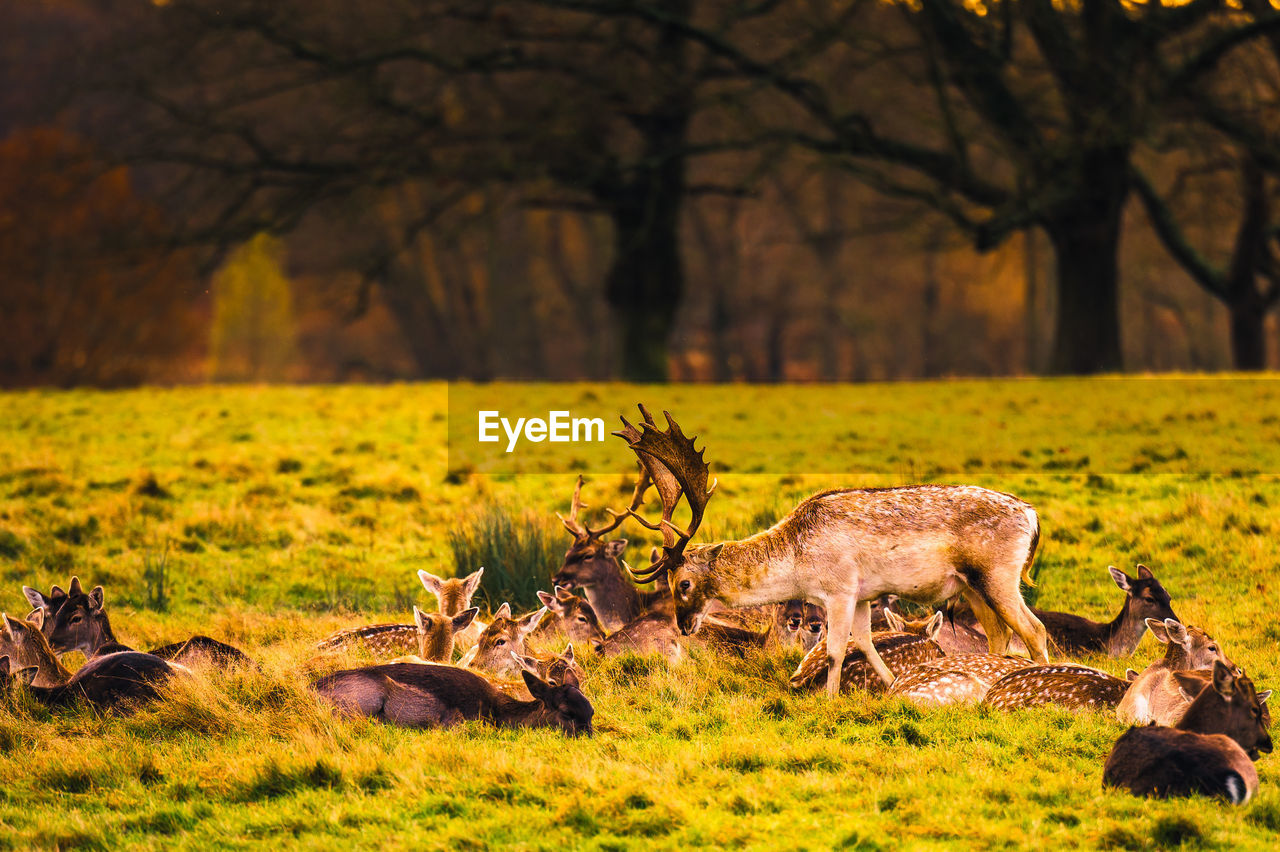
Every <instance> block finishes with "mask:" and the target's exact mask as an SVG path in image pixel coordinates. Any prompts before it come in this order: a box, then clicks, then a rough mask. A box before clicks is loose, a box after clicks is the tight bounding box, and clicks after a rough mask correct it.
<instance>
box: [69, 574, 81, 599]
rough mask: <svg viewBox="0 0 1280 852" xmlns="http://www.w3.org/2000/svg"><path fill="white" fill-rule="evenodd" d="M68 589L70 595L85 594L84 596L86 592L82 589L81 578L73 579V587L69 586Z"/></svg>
mask: <svg viewBox="0 0 1280 852" xmlns="http://www.w3.org/2000/svg"><path fill="white" fill-rule="evenodd" d="M67 589H68V592H67V593H68V594H72V595H83V594H84V590H83V589H81V588H80V578H79V577H72V578H71V585H70V586H68V587H67Z"/></svg>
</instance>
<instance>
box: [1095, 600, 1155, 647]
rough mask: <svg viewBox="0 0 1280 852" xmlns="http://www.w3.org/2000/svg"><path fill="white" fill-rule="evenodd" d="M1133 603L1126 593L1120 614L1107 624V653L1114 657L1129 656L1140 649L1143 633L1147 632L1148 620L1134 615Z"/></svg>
mask: <svg viewBox="0 0 1280 852" xmlns="http://www.w3.org/2000/svg"><path fill="white" fill-rule="evenodd" d="M1132 603H1133V599H1132V598H1130V597H1128V596H1127V595H1126V596H1125V599H1124V606H1122V607H1121V608H1120V614H1119V615H1117V616H1116V617H1115V618H1113V619H1111V621H1110V622H1108V623H1107V624H1106V625H1105V627H1106V639H1107V653H1108V654H1110V655H1111V656H1113V657H1127V656H1129V655H1130V654H1132V653H1133V652H1134V651H1136V650H1137V649H1138V643H1139V642H1141V641H1142V635H1143V634H1144V633H1146V632H1147V625H1146V622H1145V621H1143V620H1142V619H1140V618H1133V617H1132V615H1131V605H1132Z"/></svg>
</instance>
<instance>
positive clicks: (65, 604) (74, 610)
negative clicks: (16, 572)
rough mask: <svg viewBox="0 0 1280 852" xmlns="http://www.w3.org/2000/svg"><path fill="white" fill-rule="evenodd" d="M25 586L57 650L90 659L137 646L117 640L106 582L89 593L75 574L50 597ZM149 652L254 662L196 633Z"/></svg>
mask: <svg viewBox="0 0 1280 852" xmlns="http://www.w3.org/2000/svg"><path fill="white" fill-rule="evenodd" d="M22 590H23V592H24V593H25V594H26V596H27V600H28V601H30V602H31V604H32V605H33V606H35V607H36V608H37V609H40V610H43V612H44V621H43V627H42V628H41V629H42V631H43V632H44V635H45V636H46V637H47V638H48V640H49V644H50V645H51V646H52V647H53V650H54V651H55V652H56V653H58V654H66V653H69V652H71V651H79V652H81V653H82V654H84V656H85V658H86V659H91V658H92V657H94V656H97V655H99V654H111V653H115V652H118V651H133V650H134V649H133V648H130V647H129V646H128V645H125V644H122V643H121V642H119V641H117V640H116V636H115V633H114V632H113V631H112V629H111V620H110V619H109V618H108V617H107V611H106V609H104V606H103V605H104V598H105V595H104V593H103V590H102V586H94V588H93V590H92V591H90V592H88V593H85V591H84V590H83V589H82V588H81V586H80V578H79V577H72V578H71V584H70V586H69V588H68V591H67V592H66V593H64V594H62V595H57V593H58V592H60V591H62V590H61V589H59V588H58V587H57V586H54V587H53V590H52V592H51V593H50V595H49V597H47V598H46V597H45V596H44V595H41V594H40V593H39V592H38V591H36V590H35V589H32V588H30V587H28V586H24V587H23V589H22ZM146 653H148V654H150V655H151V656H154V657H160V658H161V659H165V660H170V661H173V662H181V663H188V664H195V663H201V662H206V661H207V662H212V663H216V664H220V665H224V666H225V665H249V666H252V665H254V663H253V661H252V660H250V659H249V657H247V656H246V655H245V654H244V652H243V651H241V650H240V649H239V648H236V647H233V646H231V645H228V644H227V643H225V642H219V641H218V640H217V639H211V638H209V637H208V636H192V637H190V638H189V639H186V640H184V641H182V642H174V643H172V644H169V645H162V646H160V647H159V648H154V649H152V650H150V651H147V652H146Z"/></svg>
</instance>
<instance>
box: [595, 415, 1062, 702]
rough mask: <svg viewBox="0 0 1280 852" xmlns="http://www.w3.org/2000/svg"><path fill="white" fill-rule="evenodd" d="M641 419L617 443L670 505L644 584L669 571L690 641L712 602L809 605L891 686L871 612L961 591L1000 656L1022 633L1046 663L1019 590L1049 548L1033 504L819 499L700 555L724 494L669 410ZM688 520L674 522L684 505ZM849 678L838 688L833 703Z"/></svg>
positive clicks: (837, 665)
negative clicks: (707, 519)
mask: <svg viewBox="0 0 1280 852" xmlns="http://www.w3.org/2000/svg"><path fill="white" fill-rule="evenodd" d="M640 412H641V415H642V416H643V418H644V419H643V422H641V424H640V426H639V427H636V426H633V425H632V424H631V423H629V422H628V421H627V420H626V418H623V419H622V423H623V427H624V428H623V429H622V430H620V431H618V432H614V433H613V434H615V435H617V436H619V437H621V438H623V439H624V440H626V441H627V444H628V446H630V447H631V449H632V450H633V451H634V452H635V453H636V455H637V456H638V457H639V458H640V460H641V462H642V463H644V465H645V467H646V468H647V469H648V472H649V475H650V477H651V478H652V480H653V484H654V487H655V488H656V489H657V491H658V494H659V496H660V497H661V498H662V519H661V520H660V521H659V522H658V523H651V522H649V521H647V520H645V519H643V518H641V517H640V515H639V514H638V513H637V511H636V510H632V511H631V512H630V514H631V515H632V517H634V518H635V519H636V520H637V521H639V522H640V523H641V524H642V525H643V526H645V527H647V528H648V529H651V530H655V531H660V532H661V533H662V535H663V548H662V552H661V554H660V555H659V557H658V558H657V559H655V560H653V562H652V563H651V564H650V566H649V568H648V569H647V570H644V571H633V575H634V576H635V577H636V579H637V580H639V581H641V582H647V581H649V580H652V579H654V578H656V577H657V576H659V575H661V574H666V575H667V579H668V582H669V583H670V585H671V588H672V591H673V593H674V596H675V607H676V619H677V623H678V625H679V628H680V630H681V632H683V633H685V634H686V635H687V634H691V633H696V632H697V630H698V628H699V627H701V625H702V621H703V619H704V618H705V616H706V614H707V609H708V607H709V605H710V604H711V602H712V601H713V600H719V601H721V602H722V603H724V604H725V605H726V606H730V607H741V606H750V605H753V604H765V603H777V602H781V601H785V600H790V599H793V598H803V599H805V600H810V601H813V602H815V603H821V604H822V605H823V606H824V607H825V608H826V611H827V635H828V636H829V637H843V636H849V635H851V634H852V638H853V642H852V644H853V647H855V648H857V649H858V650H860V651H862V653H863V654H865V655H866V657H867V659H868V660H869V661H870V662H871V664H872V667H873V668H874V669H875V672H876V674H877V675H879V677H880V678H881V680H883V681H884V682H885V683H886V684H889V683H892V682H893V672H892V671H890V669H889V667H888V666H886V665H885V663H884V660H882V659H881V658H880V655H879V654H878V653H877V652H876V649H875V647H874V645H873V644H872V641H871V604H870V602H871V601H872V600H874V599H875V598H877V597H879V596H880V595H884V594H889V593H893V594H898V595H900V596H902V597H904V598H906V599H908V600H913V601H918V602H922V603H933V602H936V601H940V600H946V599H948V598H951V597H954V596H956V595H963V596H964V597H965V599H966V600H967V601H968V602H969V604H970V605H971V606H972V607H973V609H974V611H975V612H976V613H978V616H979V619H980V620H981V621H982V623H983V625H984V626H985V627H986V628H987V636H988V643H989V647H990V650H991V652H992V653H1003V652H1004V650H1005V649H1006V647H1007V646H1008V644H1009V639H1010V636H1011V634H1012V633H1016V634H1017V635H1018V636H1019V637H1020V638H1021V639H1022V640H1023V642H1024V643H1026V645H1027V647H1028V648H1030V649H1031V650H1032V655H1033V656H1034V657H1035V659H1037V660H1039V661H1041V662H1044V663H1048V660H1049V655H1048V651H1047V649H1046V644H1045V642H1046V634H1045V629H1044V625H1042V624H1041V623H1040V621H1039V620H1038V619H1037V618H1036V617H1035V616H1034V615H1033V614H1032V613H1031V610H1030V609H1029V608H1028V607H1027V605H1026V603H1025V602H1024V601H1023V600H1022V594H1021V591H1020V590H1019V582H1020V580H1022V579H1024V578H1028V573H1027V572H1028V570H1029V568H1030V566H1031V560H1032V557H1033V556H1034V555H1035V551H1036V545H1037V543H1038V542H1039V540H1040V522H1039V520H1038V518H1037V516H1036V512H1035V510H1034V509H1033V508H1032V507H1031V506H1030V505H1029V504H1027V503H1024V502H1023V501H1021V500H1019V499H1017V498H1016V497H1012V496H1010V495H1008V494H1002V493H1000V492H997V491H990V490H988V489H985V488H978V487H975V486H945V485H915V486H905V487H900V488H867V489H837V490H832V491H823V492H821V493H819V494H815V495H814V496H812V497H810V498H809V499H807V500H805V501H804V502H803V503H801V504H800V505H799V506H797V507H796V508H795V509H794V510H793V511H792V512H791V514H790V515H788V516H787V517H786V518H783V519H782V520H781V521H779V522H778V523H777V524H775V525H774V526H772V527H770V528H769V529H767V530H765V531H764V532H761V533H757V534H756V535H753V536H751V537H749V538H746V539H743V540H742V541H728V542H722V543H720V544H714V545H696V546H692V547H691V546H690V545H689V542H690V540H691V539H692V538H693V536H694V534H695V533H696V532H697V529H698V526H699V524H700V523H701V522H702V517H703V514H704V512H705V511H706V506H707V501H708V500H709V499H710V497H711V494H712V492H713V490H714V488H715V485H714V483H712V484H711V485H710V486H708V476H709V473H710V470H709V467H708V465H707V463H706V461H705V460H704V459H703V455H702V453H703V451H700V450H696V449H695V448H694V441H693V439H692V438H688V437H686V436H685V435H684V433H683V432H682V431H681V430H680V427H679V425H678V424H677V423H676V421H675V420H674V419H673V418H672V417H671V415H670V414H666V413H665V412H664V414H665V416H666V419H667V424H668V428H667V429H666V430H665V431H664V430H661V429H659V428H658V426H657V424H656V423H655V422H654V420H653V417H652V416H651V415H650V414H649V412H648V411H647V410H646V409H645V408H644V406H640ZM682 496H683V497H684V498H685V500H686V501H687V502H688V504H689V509H690V513H691V518H690V522H689V525H688V526H687V527H685V528H683V529H682V528H680V527H677V526H676V525H675V524H674V523H673V520H672V519H673V517H674V513H675V509H676V506H677V504H678V501H679V499H680V498H681V497H682ZM827 648H828V656H829V657H830V663H829V665H830V670H832V671H841V670H842V668H843V663H844V655H845V648H846V643H845V642H843V641H831V642H828V643H827ZM839 685H840V684H839V679H838V678H828V679H827V691H828V693H830V694H831V695H835V694H836V693H837V690H838V689H839Z"/></svg>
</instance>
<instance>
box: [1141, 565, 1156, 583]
mask: <svg viewBox="0 0 1280 852" xmlns="http://www.w3.org/2000/svg"><path fill="white" fill-rule="evenodd" d="M1155 578H1156V575H1155V574H1152V573H1151V569H1150V568H1148V567H1147V566H1145V565H1139V566H1138V579H1139V580H1154V579H1155Z"/></svg>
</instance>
